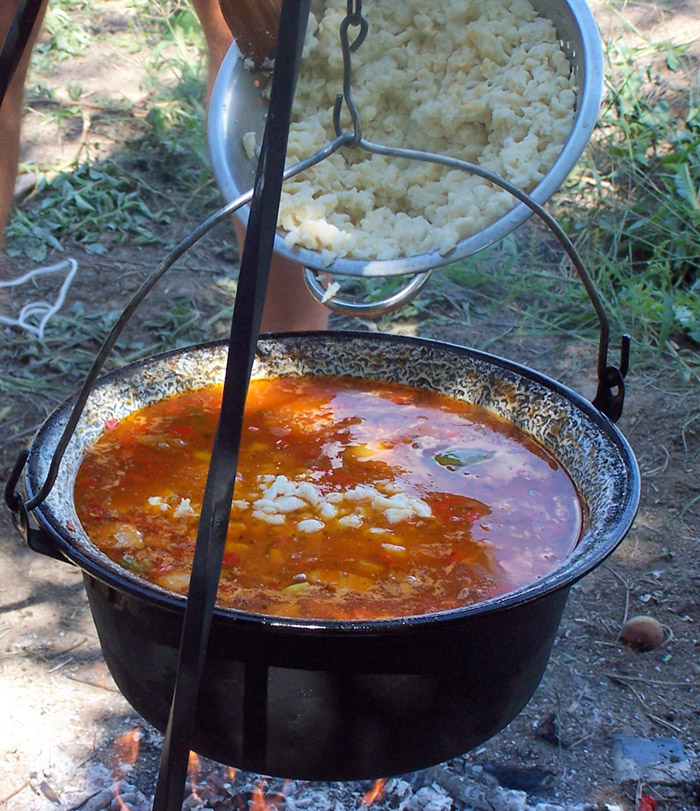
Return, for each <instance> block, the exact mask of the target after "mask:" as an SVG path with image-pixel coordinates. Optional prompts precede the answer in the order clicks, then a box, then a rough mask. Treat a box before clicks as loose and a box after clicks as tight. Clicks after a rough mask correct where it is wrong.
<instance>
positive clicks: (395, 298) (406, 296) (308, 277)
mask: <svg viewBox="0 0 700 811" xmlns="http://www.w3.org/2000/svg"><path fill="white" fill-rule="evenodd" d="M432 273H433V271H432V270H426V271H424V272H423V273H416V274H415V275H414V276H412V277H411V279H410V281H409V282H408V283H407V284H405V285H404V286H403V287H402V288H401V289H400V290H398V291H397V292H396V293H392V295H390V296H387V297H386V298H383V299H380V300H379V301H350V300H349V299H344V298H337V297H336V296H330V297H328V291H327V290H326V288H325V287H324V286H323V284H321V280H320V278H319V277H320V275H321V274H319V273H318V272H317V271H316V270H313V269H312V268H304V282H305V283H306V287H307V289H308V291H309V293H311V295H312V296H313V297H314V298H315V299H316V301H318V302H319V304H323V305H325V306H326V307H328V309H329V310H332V311H333V312H334V313H338V314H339V315H349V316H356V317H358V318H378V317H379V316H381V315H387V313H393V312H394V310H398V309H400V308H401V307H403V306H404V304H408V303H409V302H410V301H412V300H413V299H414V298H415V297H416V296H417V295H418V294H419V293H420V291H421V290H422V289H423V288H424V287H425V285H426V284H427V283H428V281H429V280H430V277H431V275H432Z"/></svg>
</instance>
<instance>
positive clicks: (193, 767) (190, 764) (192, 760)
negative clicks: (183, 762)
mask: <svg viewBox="0 0 700 811" xmlns="http://www.w3.org/2000/svg"><path fill="white" fill-rule="evenodd" d="M200 771H201V768H200V765H199V757H198V755H197V753H196V752H190V756H189V759H188V761H187V774H188V776H189V781H190V791H191V792H192V796H193V797H194V798H195V799H197V800H201V797H200V796H199V794H197V777H198V776H199V773H200Z"/></svg>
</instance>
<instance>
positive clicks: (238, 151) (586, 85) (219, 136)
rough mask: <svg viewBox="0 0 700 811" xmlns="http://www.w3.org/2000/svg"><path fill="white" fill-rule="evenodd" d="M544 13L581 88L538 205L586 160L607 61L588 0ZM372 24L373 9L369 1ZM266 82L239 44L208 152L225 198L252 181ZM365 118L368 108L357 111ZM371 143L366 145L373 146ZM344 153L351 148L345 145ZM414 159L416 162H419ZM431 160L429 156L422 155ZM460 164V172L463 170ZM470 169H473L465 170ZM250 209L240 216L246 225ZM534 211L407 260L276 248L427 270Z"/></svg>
mask: <svg viewBox="0 0 700 811" xmlns="http://www.w3.org/2000/svg"><path fill="white" fill-rule="evenodd" d="M531 2H532V5H533V7H534V8H535V10H536V11H537V12H538V13H539V15H540V16H542V17H545V18H548V19H549V20H551V21H552V23H553V24H554V26H555V29H556V32H557V34H558V37H559V40H560V42H561V45H562V49H563V51H564V53H565V54H566V56H567V57H568V59H569V61H570V63H571V66H572V73H573V77H574V84H575V88H576V114H575V118H574V122H573V125H572V128H571V132H570V134H569V137H568V139H567V141H566V143H565V144H564V147H563V149H562V151H561V153H560V155H559V157H558V158H557V159H556V161H555V162H554V164H553V165H552V166H551V167H550V169H549V170H548V171H547V172H546V174H545V176H544V177H543V178H542V180H541V181H540V182H539V184H538V185H537V186H536V188H535V189H534V190H533V191H531V192H530V193H529V197H530V198H531V199H532V200H533V201H534V202H535V203H537V204H540V205H541V204H543V203H545V202H546V201H547V200H548V199H549V198H550V197H551V195H552V194H553V193H554V192H555V191H556V190H557V189H558V188H559V187H560V185H561V184H562V183H563V181H564V180H565V178H566V177H567V175H568V174H569V173H570V172H571V170H572V169H573V167H574V165H575V164H576V161H577V160H578V159H579V157H580V156H581V153H582V152H583V149H584V147H585V146H586V143H587V142H588V140H589V138H590V135H591V132H592V130H593V127H594V125H595V121H596V117H597V115H598V109H599V105H600V98H601V90H602V77H603V57H602V47H601V42H600V37H599V35H598V31H597V28H596V25H595V22H594V20H593V17H592V15H591V13H590V11H589V9H588V7H587V5H586V4H585V2H583V0H531ZM366 8H367V9H368V11H367V16H368V18H369V19H370V25H371V7H370V6H369V5H368V4H366ZM263 86H264V77H261V75H260V74H259V73H255V72H253V71H251V70H249V69H248V68H247V67H246V65H245V64H244V62H243V60H242V59H241V57H240V55H239V53H238V50H237V48H236V46H235V45H234V46H232V47H231V49H230V51H229V53H228V54H227V56H226V58H225V60H224V62H223V64H222V67H221V70H220V72H219V75H218V78H217V81H216V84H215V88H214V93H213V96H212V101H211V106H210V112H209V123H208V131H209V148H210V153H211V159H212V165H213V169H214V174H215V177H216V180H217V182H218V184H219V187H220V189H221V191H222V193H223V195H224V197H225V199H226V200H227V202H231V201H233V200H236V199H238V198H239V197H240V196H241V195H242V194H243V193H245V191H246V190H248V189H250V188H251V186H252V183H253V178H254V172H255V159H252V160H251V158H250V157H249V156H248V154H247V153H246V150H245V148H244V146H243V136H244V135H245V134H246V133H248V132H261V131H262V129H263V126H264V120H265V114H266V109H267V108H266V102H265V100H264V96H263ZM359 112H360V116H361V114H362V110H360V111H359ZM367 145H369V142H365V141H364V140H363V141H362V142H360V144H359V148H362V147H363V146H365V148H367ZM370 146H375V147H376V146H380V147H381V149H382V150H383V154H388V155H390V156H391V155H397V156H402V157H403V156H406V152H405V151H404V150H396V149H394V148H393V146H392V145H391V144H387V145H370ZM341 148H345V144H344V145H343V146H342V147H341ZM414 159H415V158H414ZM418 159H427V158H418ZM466 166H467V165H466V164H465V166H457V167H456V168H465V167H466ZM465 171H470V169H468V168H465ZM248 212H249V207H248V206H247V205H246V206H242V207H241V208H239V209H238V211H237V212H236V214H237V216H238V217H239V218H240V220H241V221H242V222H243V223H244V224H245V223H246V222H247V219H248ZM531 214H532V210H531V208H530V207H528V206H527V205H525V203H523V202H519V203H518V204H517V205H516V206H515V207H514V208H512V209H511V210H510V211H509V212H507V213H506V214H505V215H503V216H502V217H500V218H499V219H498V220H496V221H495V222H493V223H492V224H491V225H488V226H487V227H485V228H483V229H482V230H480V231H478V232H476V233H474V234H472V235H471V236H469V237H467V238H465V239H463V240H461V241H460V242H458V243H457V245H456V246H455V248H454V249H453V250H451V251H450V252H449V253H446V254H441V253H440V252H438V251H437V250H435V251H431V252H429V253H421V254H416V255H413V256H407V257H395V258H392V259H385V260H372V259H358V258H348V257H337V258H335V259H334V260H333V261H331V262H330V263H329V261H328V255H327V254H323V253H321V252H320V251H315V250H308V249H306V248H302V247H298V246H294V245H288V244H286V243H285V240H284V234H283V233H282V232H279V233H278V235H277V238H276V240H275V250H276V251H277V252H278V253H280V254H282V255H283V256H286V257H287V258H289V259H291V260H293V261H295V262H298V263H299V264H301V265H302V266H304V267H306V268H311V269H314V270H316V271H319V272H320V271H323V272H325V273H331V274H338V275H341V276H367V277H371V276H395V275H404V274H416V273H424V272H426V271H429V270H431V269H434V268H437V267H441V266H443V265H445V264H448V263H450V262H454V261H456V260H458V259H462V258H464V257H465V256H468V255H470V254H473V253H475V252H476V251H479V250H481V249H482V248H484V247H486V246H488V245H490V244H493V243H494V242H497V241H498V240H500V239H501V238H502V237H504V236H505V235H506V234H508V233H510V232H511V231H513V230H514V229H516V228H517V227H519V226H520V225H522V224H523V223H524V222H525V220H527V219H528V217H529V216H530V215H531Z"/></svg>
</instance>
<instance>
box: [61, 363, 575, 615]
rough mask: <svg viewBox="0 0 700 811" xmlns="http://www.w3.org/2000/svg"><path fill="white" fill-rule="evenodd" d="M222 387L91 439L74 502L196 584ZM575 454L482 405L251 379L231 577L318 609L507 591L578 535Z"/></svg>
mask: <svg viewBox="0 0 700 811" xmlns="http://www.w3.org/2000/svg"><path fill="white" fill-rule="evenodd" d="M220 404H221V387H220V386H216V387H212V388H205V389H200V390H195V391H190V392H186V393H184V394H179V395H176V396H175V397H172V398H170V399H167V400H163V401H161V402H158V403H155V404H153V405H151V406H148V407H146V408H144V409H142V410H140V411H137V412H135V413H133V414H131V415H129V416H127V417H125V418H124V419H122V420H120V421H119V422H116V423H115V421H113V420H107V421H106V423H105V428H106V430H105V432H104V433H103V435H102V436H101V437H100V439H99V440H98V441H97V442H96V443H95V444H94V445H93V446H92V447H91V448H90V449H88V451H87V452H86V455H85V458H84V460H83V462H82V464H81V467H80V469H79V471H78V475H77V478H76V483H75V503H76V508H77V512H78V516H79V517H80V520H81V522H82V524H83V527H84V529H85V531H86V532H87V533H88V535H89V537H90V538H91V540H92V541H93V543H94V544H95V545H96V546H97V547H99V548H100V549H101V550H103V551H104V552H105V554H107V555H108V556H109V557H110V558H111V559H112V560H114V561H116V562H117V563H119V564H121V565H122V566H124V567H126V568H127V569H130V570H131V571H133V572H135V573H137V574H138V575H139V576H141V577H143V578H145V579H147V580H150V581H152V582H153V583H156V584H158V585H160V586H163V587H165V588H167V589H170V590H172V591H177V592H182V593H186V592H187V588H188V582H189V570H190V566H191V561H192V555H193V550H194V545H195V540H196V533H197V524H198V518H199V512H200V509H201V503H202V497H203V493H204V486H205V482H206V476H207V470H208V464H209V459H210V456H211V449H212V446H213V441H214V434H215V430H216V422H217V419H218V414H219V410H220ZM580 527H581V511H580V504H579V499H578V496H577V494H576V491H575V488H574V486H573V484H572V482H571V480H570V478H569V476H568V474H567V473H566V472H565V471H564V469H563V468H562V467H561V466H560V465H559V464H558V462H557V461H556V460H555V459H554V458H553V457H552V456H551V455H550V454H549V453H548V452H547V451H546V450H544V449H543V448H542V447H541V446H540V445H539V444H538V443H536V442H535V441H534V440H533V439H531V438H530V437H529V436H527V435H526V434H524V433H523V432H522V431H520V430H518V429H517V428H515V427H514V426H513V425H511V424H510V423H508V422H506V421H505V420H503V419H501V418H499V417H497V416H495V415H493V414H491V413H489V412H487V411H485V410H484V409H481V408H479V407H477V406H473V405H470V404H466V403H463V402H461V401H458V400H456V399H453V398H450V397H446V396H443V395H440V394H435V393H433V392H429V391H425V390H422V389H415V388H412V387H408V386H403V385H398V384H392V383H384V382H376V381H369V380H364V379H357V378H350V377H332V376H328V377H324V376H314V377H294V378H269V379H262V380H253V381H252V382H251V385H250V391H249V394H248V400H247V404H246V412H245V420H244V428H243V435H242V438H241V449H240V458H239V465H238V472H237V479H236V487H235V492H234V498H233V507H232V511H231V518H230V521H229V528H228V535H227V540H226V549H225V553H224V559H223V568H222V574H221V581H220V585H219V592H218V598H217V600H218V603H219V604H220V605H223V606H227V607H232V608H236V609H240V610H243V611H251V612H256V613H262V614H274V615H279V616H287V617H306V618H317V619H329V618H335V619H350V618H385V617H401V616H408V615H415V614H425V613H432V612H435V611H442V610H446V609H450V608H455V607H458V606H462V605H466V604H469V603H473V602H477V601H480V600H484V599H487V598H489V597H492V596H495V595H498V594H503V593H505V592H508V591H511V590H513V589H514V588H517V587H519V586H521V585H524V584H527V583H531V582H533V581H535V580H537V579H538V578H540V577H542V576H543V575H544V574H546V573H547V572H549V571H551V570H552V569H553V568H554V567H556V566H557V565H558V564H559V563H560V562H561V561H562V560H563V559H564V558H565V557H566V556H567V555H568V554H569V552H570V551H571V550H572V549H573V547H574V546H575V544H576V542H577V540H578V537H579V533H580Z"/></svg>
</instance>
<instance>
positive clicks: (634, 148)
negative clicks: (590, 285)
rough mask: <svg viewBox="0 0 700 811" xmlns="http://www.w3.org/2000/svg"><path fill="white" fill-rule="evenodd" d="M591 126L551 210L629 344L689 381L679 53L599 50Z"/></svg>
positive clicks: (687, 165)
mask: <svg viewBox="0 0 700 811" xmlns="http://www.w3.org/2000/svg"><path fill="white" fill-rule="evenodd" d="M607 56H608V61H609V65H610V67H609V71H608V75H609V77H610V78H609V80H608V85H607V95H606V100H605V104H604V107H603V111H602V115H601V117H600V122H599V125H598V128H597V131H596V133H595V136H594V138H593V139H592V142H591V144H590V148H589V149H588V151H587V154H586V156H585V158H584V160H583V161H582V163H581V164H580V166H579V168H578V171H577V173H576V175H575V176H574V177H572V178H571V179H570V182H569V184H568V186H567V189H566V193H565V195H564V198H563V200H562V201H561V202H560V203H559V204H558V206H557V211H558V214H559V217H560V218H561V220H562V222H563V223H564V224H565V225H566V227H567V230H568V232H569V234H570V236H572V238H573V239H574V240H575V242H576V244H577V246H578V248H579V250H580V251H581V252H582V254H583V255H584V256H585V257H586V259H587V261H588V264H589V266H590V267H591V269H592V271H593V273H594V276H595V279H596V282H597V284H598V286H599V287H600V289H601V291H602V293H603V296H604V298H605V300H606V303H607V306H608V308H609V309H610V310H611V311H612V313H613V314H614V316H615V318H616V320H617V322H618V323H619V324H620V325H621V326H622V327H623V328H624V329H626V330H628V331H630V332H631V333H632V334H633V335H634V336H635V338H636V340H637V342H638V343H639V344H640V345H641V346H643V347H645V348H647V349H648V350H653V352H654V353H655V354H656V355H657V357H660V356H662V355H669V354H670V355H671V356H673V357H674V358H675V360H676V361H677V362H678V364H679V368H680V369H681V371H682V372H683V374H684V376H686V377H691V376H697V371H698V364H697V350H698V348H699V347H700V296H699V294H700V275H699V274H698V267H700V95H699V93H700V86H699V84H698V81H699V80H698V69H697V65H696V64H695V65H694V64H693V62H692V60H691V59H690V57H689V56H688V52H687V50H686V49H684V48H682V47H679V46H671V45H668V44H666V43H647V44H645V45H643V46H639V47H637V48H626V47H624V46H623V45H621V44H619V43H618V44H616V45H613V46H611V47H609V48H608V49H607Z"/></svg>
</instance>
